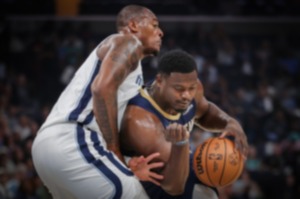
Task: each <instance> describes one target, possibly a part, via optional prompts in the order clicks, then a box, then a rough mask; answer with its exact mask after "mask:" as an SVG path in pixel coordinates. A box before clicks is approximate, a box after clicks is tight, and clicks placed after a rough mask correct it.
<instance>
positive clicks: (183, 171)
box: [120, 50, 248, 199]
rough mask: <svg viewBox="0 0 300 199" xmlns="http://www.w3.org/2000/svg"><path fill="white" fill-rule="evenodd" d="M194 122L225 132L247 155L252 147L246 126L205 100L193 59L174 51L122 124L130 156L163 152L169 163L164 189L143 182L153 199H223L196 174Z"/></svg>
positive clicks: (164, 171) (123, 142)
mask: <svg viewBox="0 0 300 199" xmlns="http://www.w3.org/2000/svg"><path fill="white" fill-rule="evenodd" d="M194 123H197V124H199V125H200V126H201V127H202V128H205V129H207V130H209V131H211V132H217V133H221V132H222V134H221V137H224V136H233V137H234V139H235V143H236V146H237V149H238V150H240V151H241V152H242V153H243V155H244V156H245V157H246V155H247V150H248V143H247V138H246V135H245V133H244V131H243V129H242V127H241V125H240V124H239V123H238V121H237V120H235V119H234V118H232V117H230V116H229V115H228V114H226V113H225V112H224V111H222V110H221V109H220V108H218V107H217V106H216V105H214V104H213V103H212V102H209V101H208V100H207V99H206V98H205V96H204V91H203V86H202V84H201V82H200V81H199V79H198V73H197V69H196V63H195V61H194V59H193V57H192V56H190V55H189V54H188V53H186V52H185V51H182V50H173V51H170V52H168V53H166V54H164V55H163V56H162V57H161V59H160V60H159V64H158V74H157V76H156V78H155V81H153V82H151V83H150V84H149V85H147V86H145V87H144V88H142V89H141V90H140V93H139V94H137V95H136V96H135V97H134V98H132V99H131V100H130V101H129V103H128V107H127V109H126V111H125V113H124V117H123V121H122V126H121V133H120V136H121V139H120V140H121V146H122V148H123V150H122V151H124V153H125V154H126V155H129V156H132V155H133V156H136V155H145V156H147V155H149V154H152V153H153V152H159V153H160V154H161V156H159V157H158V158H156V161H162V162H164V167H163V168H162V169H160V170H157V172H158V173H159V174H162V175H163V176H164V179H163V180H161V186H156V185H155V184H153V183H151V182H142V184H143V185H144V188H145V190H146V191H147V193H148V195H149V197H150V198H153V199H168V198H170V199H174V198H181V199H192V198H193V199H197V198H199V199H216V198H218V194H217V192H216V190H215V189H213V188H211V187H208V186H205V185H204V184H202V183H201V182H200V181H199V180H198V179H197V177H196V176H195V173H194V172H193V168H192V164H193V162H192V161H193V158H192V156H193V152H192V151H190V147H189V132H190V131H191V130H192V128H193V125H194ZM154 161H155V160H154Z"/></svg>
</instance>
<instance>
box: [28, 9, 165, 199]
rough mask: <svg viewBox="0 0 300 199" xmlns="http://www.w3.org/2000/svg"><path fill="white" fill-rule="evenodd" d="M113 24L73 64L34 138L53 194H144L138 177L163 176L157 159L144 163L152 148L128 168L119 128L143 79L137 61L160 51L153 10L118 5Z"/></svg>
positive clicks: (129, 197)
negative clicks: (75, 66)
mask: <svg viewBox="0 0 300 199" xmlns="http://www.w3.org/2000/svg"><path fill="white" fill-rule="evenodd" d="M117 29H118V33H116V34H113V35H110V36H109V37H107V38H106V39H104V40H103V41H102V42H101V43H100V44H99V45H98V46H97V47H96V48H95V49H94V50H93V51H92V52H91V54H90V55H89V56H88V58H87V59H86V60H85V62H84V63H83V64H82V66H81V67H80V68H79V69H78V71H77V72H76V74H75V75H74V77H73V79H72V80H71V82H70V83H69V85H68V86H67V87H66V88H65V90H64V91H63V92H62V93H61V95H60V97H59V99H58V100H57V102H56V104H55V105H54V107H53V108H52V110H51V112H50V114H49V116H48V118H47V119H46V121H45V122H44V124H43V125H42V126H41V128H40V130H39V131H38V134H37V137H36V138H35V140H34V143H33V146H32V156H33V162H34V166H35V168H36V171H37V173H38V174H39V176H40V178H41V179H42V181H43V182H44V183H45V185H46V186H47V187H48V189H49V190H50V192H51V194H52V196H53V198H55V199H57V198H60V199H68V198H77V199H94V198H99V199H100V198H101V199H106V198H107V199H108V198H109V199H111V198H116V199H118V198H124V199H133V198H147V196H146V194H145V191H144V190H143V188H142V186H141V184H140V182H139V180H138V179H137V178H136V176H138V177H139V179H140V180H150V181H152V182H154V183H156V182H157V181H155V180H154V178H157V179H161V178H162V176H160V175H157V174H155V173H153V172H152V171H151V170H150V169H152V168H157V167H160V166H162V164H161V163H158V164H148V162H149V161H150V160H151V159H152V158H154V157H156V156H157V155H158V154H154V155H152V156H149V157H146V158H143V157H141V158H138V159H134V160H136V161H130V163H131V164H130V165H129V166H132V167H131V170H130V169H128V167H127V166H126V164H125V162H124V158H123V156H122V155H121V153H120V147H119V135H118V131H119V126H120V121H121V119H122V116H123V112H124V110H125V107H126V105H127V102H128V100H129V99H130V98H132V97H133V96H135V95H136V94H137V93H138V89H139V88H140V86H141V85H142V84H143V75H142V68H141V60H142V59H143V58H144V57H146V56H152V55H156V54H157V53H158V52H159V50H160V47H161V39H162V36H163V32H162V30H161V29H160V28H159V23H158V20H157V17H156V16H155V14H154V13H153V12H152V11H150V10H149V9H147V8H145V7H142V6H138V5H129V6H126V7H124V8H123V9H122V10H121V11H120V13H119V14H118V16H117ZM132 171H133V172H134V173H133V172H132ZM134 174H136V176H135V175H134ZM149 176H151V178H150V177H149ZM153 177H154V178H153Z"/></svg>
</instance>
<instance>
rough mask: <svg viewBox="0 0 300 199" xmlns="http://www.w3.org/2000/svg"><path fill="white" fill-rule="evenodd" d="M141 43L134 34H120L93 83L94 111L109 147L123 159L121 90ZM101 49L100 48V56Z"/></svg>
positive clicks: (135, 65)
mask: <svg viewBox="0 0 300 199" xmlns="http://www.w3.org/2000/svg"><path fill="white" fill-rule="evenodd" d="M139 47H140V45H139V43H138V42H137V41H136V40H135V39H133V38H130V37H122V38H117V39H116V40H115V41H114V43H112V44H111V46H110V48H109V49H108V51H107V53H106V55H105V56H104V58H103V61H102V64H101V68H100V70H99V73H98V74H97V76H96V77H95V79H94V81H93V83H92V87H91V90H92V95H93V106H94V109H93V111H94V115H95V117H96V120H97V123H98V125H99V128H100V130H101V132H102V134H103V137H104V139H105V141H106V143H107V148H108V150H110V151H112V152H114V153H115V154H116V155H117V156H118V157H119V158H120V159H121V160H122V161H123V162H124V159H123V157H122V155H121V153H120V147H119V135H118V127H117V119H118V118H117V107H118V105H117V90H118V87H119V86H120V84H121V83H122V82H123V81H124V79H125V78H126V77H127V76H128V74H129V73H130V72H131V71H132V70H134V69H135V68H136V67H137V63H138V61H139V58H140V57H141V54H140V52H139ZM99 51H100V49H99V50H98V56H99V57H100V55H99Z"/></svg>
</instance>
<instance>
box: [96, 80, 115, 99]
mask: <svg viewBox="0 0 300 199" xmlns="http://www.w3.org/2000/svg"><path fill="white" fill-rule="evenodd" d="M111 91H113V89H112V88H110V87H109V86H108V85H106V84H97V83H95V82H94V83H93V84H92V85H91V93H92V95H93V96H94V97H95V98H103V97H104V96H108V95H109V94H110V92H111Z"/></svg>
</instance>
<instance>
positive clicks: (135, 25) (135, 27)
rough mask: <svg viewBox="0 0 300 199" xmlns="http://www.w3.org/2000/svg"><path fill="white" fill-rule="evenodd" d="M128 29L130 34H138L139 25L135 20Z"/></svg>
mask: <svg viewBox="0 0 300 199" xmlns="http://www.w3.org/2000/svg"><path fill="white" fill-rule="evenodd" d="M128 27H129V29H130V32H132V33H136V32H138V23H137V22H136V21H135V20H130V21H129V23H128Z"/></svg>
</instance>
